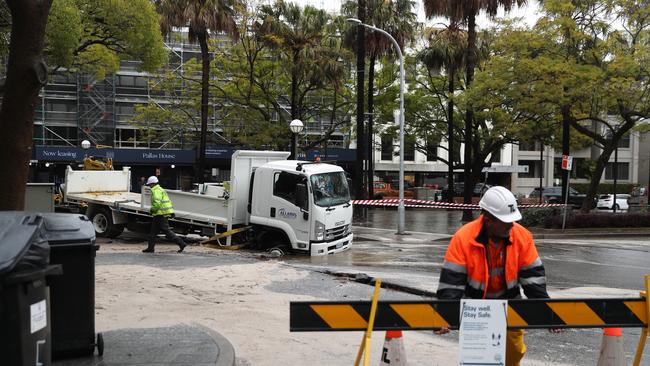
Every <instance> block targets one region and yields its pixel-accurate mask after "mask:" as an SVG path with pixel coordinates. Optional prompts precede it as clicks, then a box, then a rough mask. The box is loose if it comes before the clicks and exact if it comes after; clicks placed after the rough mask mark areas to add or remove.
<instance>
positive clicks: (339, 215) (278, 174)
mask: <svg viewBox="0 0 650 366" xmlns="http://www.w3.org/2000/svg"><path fill="white" fill-rule="evenodd" d="M248 204H249V205H248V207H249V213H250V217H249V221H250V224H252V225H253V227H254V231H255V232H262V233H264V232H266V235H265V236H264V235H263V236H262V238H261V240H262V241H265V243H263V244H264V245H265V246H269V245H270V246H272V245H274V242H277V243H278V244H281V243H282V242H286V243H287V244H290V245H291V249H293V250H294V251H298V252H304V253H306V254H310V255H324V254H332V253H337V252H341V251H344V250H346V249H348V248H349V247H350V245H351V244H352V237H353V235H352V230H351V229H352V227H351V225H352V204H351V202H350V191H349V188H348V184H347V180H346V177H345V173H344V171H343V169H342V168H341V167H338V166H335V165H331V164H325V163H311V162H305V161H296V160H278V161H272V162H269V163H266V164H264V165H262V166H259V167H257V168H256V169H255V170H254V172H253V173H252V175H251V189H250V193H249V198H248Z"/></svg>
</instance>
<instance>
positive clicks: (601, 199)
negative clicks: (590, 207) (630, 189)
mask: <svg viewBox="0 0 650 366" xmlns="http://www.w3.org/2000/svg"><path fill="white" fill-rule="evenodd" d="M630 198H631V196H630V195H629V194H616V204H615V205H614V195H613V194H601V195H600V196H598V203H597V204H596V208H598V209H599V210H613V209H614V206H616V211H627V210H628V209H629V208H630V206H629V203H630Z"/></svg>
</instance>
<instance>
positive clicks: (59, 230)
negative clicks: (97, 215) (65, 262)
mask: <svg viewBox="0 0 650 366" xmlns="http://www.w3.org/2000/svg"><path fill="white" fill-rule="evenodd" d="M42 216H43V227H42V233H43V236H44V237H45V239H47V241H48V242H49V243H50V246H53V247H54V246H63V245H74V246H78V245H95V228H94V227H93V224H92V222H90V220H89V219H88V218H87V217H86V216H84V215H79V214H67V213H43V214H42Z"/></svg>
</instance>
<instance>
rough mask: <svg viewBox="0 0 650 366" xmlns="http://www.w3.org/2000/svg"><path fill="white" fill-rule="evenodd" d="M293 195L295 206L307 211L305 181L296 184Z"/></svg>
mask: <svg viewBox="0 0 650 366" xmlns="http://www.w3.org/2000/svg"><path fill="white" fill-rule="evenodd" d="M295 197H296V206H298V207H300V209H302V210H305V211H307V185H306V184H305V183H298V184H296V189H295Z"/></svg>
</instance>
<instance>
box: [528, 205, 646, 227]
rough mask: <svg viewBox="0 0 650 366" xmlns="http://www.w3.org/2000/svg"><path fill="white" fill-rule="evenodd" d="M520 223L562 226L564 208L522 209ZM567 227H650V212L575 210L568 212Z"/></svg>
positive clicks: (532, 225) (533, 225)
mask: <svg viewBox="0 0 650 366" xmlns="http://www.w3.org/2000/svg"><path fill="white" fill-rule="evenodd" d="M522 216H523V218H522V220H521V221H520V224H522V225H523V226H524V227H540V228H547V229H560V228H562V209H559V208H541V209H525V210H522ZM565 227H566V228H573V229H581V228H625V227H650V213H647V212H634V213H617V214H615V213H602V212H594V213H586V214H585V213H580V212H576V211H573V210H569V211H568V212H567V218H566V226H565Z"/></svg>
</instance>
